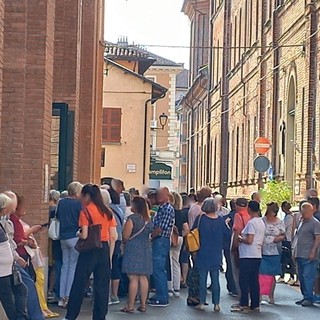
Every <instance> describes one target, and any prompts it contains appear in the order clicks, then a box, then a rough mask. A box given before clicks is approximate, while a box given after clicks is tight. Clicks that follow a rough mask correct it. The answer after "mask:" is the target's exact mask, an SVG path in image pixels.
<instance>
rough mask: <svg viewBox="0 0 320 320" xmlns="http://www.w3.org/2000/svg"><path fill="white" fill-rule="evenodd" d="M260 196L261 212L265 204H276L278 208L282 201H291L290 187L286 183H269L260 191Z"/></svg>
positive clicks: (291, 192)
mask: <svg viewBox="0 0 320 320" xmlns="http://www.w3.org/2000/svg"><path fill="white" fill-rule="evenodd" d="M260 192H261V196H262V210H263V211H264V210H265V209H266V207H267V204H268V203H270V202H277V203H278V205H279V206H281V203H282V202H283V201H291V200H292V196H293V190H292V187H291V186H290V185H289V184H288V183H287V182H286V181H269V182H267V183H266V184H265V185H264V187H263V189H261V190H260Z"/></svg>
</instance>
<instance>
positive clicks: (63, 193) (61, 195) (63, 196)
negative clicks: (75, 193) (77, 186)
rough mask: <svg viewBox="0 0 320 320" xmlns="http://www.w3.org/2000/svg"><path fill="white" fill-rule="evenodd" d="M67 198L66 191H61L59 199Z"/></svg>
mask: <svg viewBox="0 0 320 320" xmlns="http://www.w3.org/2000/svg"><path fill="white" fill-rule="evenodd" d="M68 196H69V193H68V191H67V190H64V191H62V192H61V194H60V198H61V199H64V198H67V197H68Z"/></svg>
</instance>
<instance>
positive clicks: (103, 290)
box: [66, 242, 110, 320]
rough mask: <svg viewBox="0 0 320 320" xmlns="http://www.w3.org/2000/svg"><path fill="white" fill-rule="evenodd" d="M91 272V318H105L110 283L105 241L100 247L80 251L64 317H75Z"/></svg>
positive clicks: (95, 319) (73, 318) (108, 255)
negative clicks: (92, 301) (92, 296)
mask: <svg viewBox="0 0 320 320" xmlns="http://www.w3.org/2000/svg"><path fill="white" fill-rule="evenodd" d="M91 273H93V290H94V305H93V317H92V318H93V320H105V317H106V315H107V313H108V302H109V285H110V253H109V246H108V243H107V242H103V248H102V249H96V250H93V251H91V252H86V253H80V256H79V259H78V263H77V268H76V272H75V276H74V280H73V284H72V288H71V293H70V297H69V303H68V311H67V315H66V319H68V320H75V319H77V317H78V315H79V313H80V310H81V305H82V301H83V297H84V293H85V289H86V287H87V284H88V280H89V277H90V275H91Z"/></svg>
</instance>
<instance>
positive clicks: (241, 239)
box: [239, 234, 254, 245]
mask: <svg viewBox="0 0 320 320" xmlns="http://www.w3.org/2000/svg"><path fill="white" fill-rule="evenodd" d="M253 239H254V234H247V235H245V236H244V237H239V242H242V243H245V244H249V245H250V244H252V243H253Z"/></svg>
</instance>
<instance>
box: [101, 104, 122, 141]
mask: <svg viewBox="0 0 320 320" xmlns="http://www.w3.org/2000/svg"><path fill="white" fill-rule="evenodd" d="M102 141H103V143H120V142H121V108H103V124H102Z"/></svg>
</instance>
